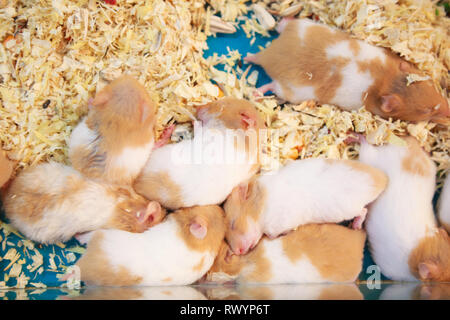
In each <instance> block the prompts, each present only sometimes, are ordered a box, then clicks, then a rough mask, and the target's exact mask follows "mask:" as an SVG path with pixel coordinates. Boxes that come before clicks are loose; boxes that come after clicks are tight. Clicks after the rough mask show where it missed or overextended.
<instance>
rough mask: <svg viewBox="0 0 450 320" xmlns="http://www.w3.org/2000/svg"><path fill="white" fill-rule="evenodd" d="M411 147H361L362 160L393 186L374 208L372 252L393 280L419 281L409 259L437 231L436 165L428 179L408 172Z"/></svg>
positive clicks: (368, 223)
mask: <svg viewBox="0 0 450 320" xmlns="http://www.w3.org/2000/svg"><path fill="white" fill-rule="evenodd" d="M407 150H408V148H407V147H401V146H394V145H385V146H381V147H374V146H371V145H369V144H368V143H367V142H364V143H362V144H361V149H360V157H359V158H360V161H361V162H364V163H366V164H369V165H372V166H374V167H377V168H379V169H381V170H383V171H384V172H385V173H386V174H387V175H388V177H389V184H388V187H387V188H386V190H385V191H384V192H383V193H382V194H381V196H380V197H379V198H378V199H377V200H376V201H375V202H374V203H373V204H371V206H370V209H369V213H368V217H367V220H366V230H367V235H368V240H369V244H370V250H371V253H372V257H373V259H374V261H375V263H376V264H377V265H378V266H379V267H380V268H381V272H382V273H383V274H384V275H386V276H387V277H389V278H391V279H393V280H408V281H412V280H416V278H415V277H414V276H413V275H412V274H411V272H410V270H409V266H408V259H409V255H410V253H411V251H412V250H413V249H414V248H415V247H416V246H417V245H418V243H419V241H420V240H421V239H422V238H423V237H425V236H426V235H431V234H433V233H434V232H436V220H435V217H434V214H433V206H432V199H433V194H434V187H435V175H436V166H435V164H434V163H433V162H432V161H431V159H428V161H429V164H430V166H431V167H432V168H433V170H432V173H431V174H430V176H428V177H421V176H419V175H414V174H411V173H408V172H406V171H404V169H403V168H402V161H403V158H404V157H408V156H410V155H408V151H407Z"/></svg>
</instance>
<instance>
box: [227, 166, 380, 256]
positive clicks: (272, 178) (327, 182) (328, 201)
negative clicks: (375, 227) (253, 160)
mask: <svg viewBox="0 0 450 320" xmlns="http://www.w3.org/2000/svg"><path fill="white" fill-rule="evenodd" d="M386 184H387V178H386V175H385V174H384V173H383V172H382V171H381V170H378V169H376V168H373V167H371V166H368V165H365V164H362V163H360V162H358V161H354V160H331V159H319V158H313V159H305V160H296V161H292V162H290V163H287V164H286V165H285V166H284V167H282V168H281V169H280V170H278V171H276V172H274V173H272V174H264V175H260V176H258V177H256V178H254V179H252V180H251V181H250V182H247V183H242V184H241V185H239V186H237V187H236V188H234V189H233V191H232V193H231V194H230V196H229V197H228V199H227V201H226V202H225V204H224V209H225V213H226V221H227V225H228V227H227V232H226V238H227V241H228V243H229V244H230V247H231V249H232V250H233V251H234V253H236V254H244V253H246V252H247V251H248V250H249V249H251V248H252V247H253V246H255V245H256V243H257V242H258V240H259V239H260V238H261V236H262V235H263V234H266V235H268V236H269V237H271V238H274V237H277V236H278V235H280V234H282V233H284V232H286V231H289V230H292V229H294V228H296V227H297V226H299V225H303V224H308V223H324V222H335V223H337V222H342V221H344V220H351V219H354V218H356V220H354V227H355V228H361V226H362V222H363V221H364V217H365V214H366V212H367V209H366V208H365V206H366V205H367V204H369V203H371V202H372V201H373V200H375V199H376V198H377V197H378V196H379V195H380V193H381V192H382V191H383V190H384V189H385V187H386Z"/></svg>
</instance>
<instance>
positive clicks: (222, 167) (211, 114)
mask: <svg viewBox="0 0 450 320" xmlns="http://www.w3.org/2000/svg"><path fill="white" fill-rule="evenodd" d="M197 117H198V119H200V120H201V123H200V122H196V123H195V125H194V138H193V139H191V140H183V141H181V142H179V143H174V144H168V145H166V146H163V147H161V148H159V149H156V150H154V151H153V152H152V154H151V155H150V158H149V160H148V162H147V163H146V165H145V167H144V169H143V170H142V172H141V174H140V176H139V177H138V178H137V180H136V182H135V184H134V188H135V190H136V192H138V193H139V194H142V195H143V196H145V197H146V198H147V199H150V200H155V201H158V202H159V203H161V205H163V206H164V207H166V208H168V209H178V208H182V207H190V206H194V205H211V204H220V203H221V202H223V201H224V200H225V198H226V197H227V196H228V194H229V193H230V192H231V190H232V189H233V188H234V187H235V186H236V185H238V184H239V183H240V182H242V181H245V180H247V179H249V178H250V177H251V176H252V175H254V174H255V173H256V172H257V171H258V170H259V161H258V145H259V140H258V139H259V130H260V129H263V128H265V124H264V120H263V119H262V117H261V116H260V115H259V114H258V111H257V110H256V107H255V106H254V105H253V104H251V103H250V102H249V101H246V100H242V99H236V98H231V97H227V98H223V99H221V100H218V101H215V102H211V103H209V104H207V105H205V106H201V107H198V110H197ZM235 138H236V140H234V139H235Z"/></svg>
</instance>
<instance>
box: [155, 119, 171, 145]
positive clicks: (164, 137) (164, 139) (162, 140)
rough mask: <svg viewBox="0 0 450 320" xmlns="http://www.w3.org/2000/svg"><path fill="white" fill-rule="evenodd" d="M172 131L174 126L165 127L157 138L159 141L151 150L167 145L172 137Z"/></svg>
mask: <svg viewBox="0 0 450 320" xmlns="http://www.w3.org/2000/svg"><path fill="white" fill-rule="evenodd" d="M174 130H175V125H174V124H171V125H170V126H168V127H166V128H165V129H164V131H163V132H162V134H161V136H160V137H159V140H158V141H157V142H156V143H155V146H154V147H153V149H157V148H161V147H162V146H165V145H166V144H167V143H169V140H170V137H171V136H172V133H173V131H174Z"/></svg>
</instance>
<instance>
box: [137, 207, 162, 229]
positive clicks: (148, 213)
mask: <svg viewBox="0 0 450 320" xmlns="http://www.w3.org/2000/svg"><path fill="white" fill-rule="evenodd" d="M162 218H164V213H163V210H162V208H161V205H160V204H159V202H157V201H150V203H149V204H148V205H147V208H146V209H145V213H144V214H140V215H139V216H138V220H139V222H140V223H148V224H150V225H154V224H156V223H158V222H160V221H161V220H162Z"/></svg>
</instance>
